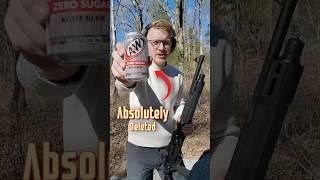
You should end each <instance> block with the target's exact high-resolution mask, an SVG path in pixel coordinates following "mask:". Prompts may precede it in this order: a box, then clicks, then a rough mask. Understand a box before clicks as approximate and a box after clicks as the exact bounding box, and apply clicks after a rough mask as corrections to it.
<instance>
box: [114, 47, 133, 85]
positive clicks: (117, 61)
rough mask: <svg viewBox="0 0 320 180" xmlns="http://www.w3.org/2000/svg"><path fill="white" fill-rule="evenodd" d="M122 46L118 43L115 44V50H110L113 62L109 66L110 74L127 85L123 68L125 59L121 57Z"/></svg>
mask: <svg viewBox="0 0 320 180" xmlns="http://www.w3.org/2000/svg"><path fill="white" fill-rule="evenodd" d="M123 55H124V48H123V46H122V44H120V43H118V44H117V45H116V50H115V51H113V52H112V57H113V63H112V66H111V71H112V74H113V76H114V77H115V78H117V79H118V80H119V81H120V82H122V83H123V84H124V85H128V84H129V82H128V80H127V79H126V78H125V75H126V74H125V72H124V69H125V68H126V63H125V60H124V59H123Z"/></svg>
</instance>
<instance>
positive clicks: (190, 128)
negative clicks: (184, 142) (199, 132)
mask: <svg viewBox="0 0 320 180" xmlns="http://www.w3.org/2000/svg"><path fill="white" fill-rule="evenodd" d="M195 129H196V125H195V124H193V123H191V124H185V125H183V126H182V132H183V133H184V135H185V136H189V135H190V134H192V132H193V131H194V130H195Z"/></svg>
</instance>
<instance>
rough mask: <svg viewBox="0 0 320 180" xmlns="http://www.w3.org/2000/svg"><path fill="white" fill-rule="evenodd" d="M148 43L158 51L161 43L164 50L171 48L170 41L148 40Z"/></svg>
mask: <svg viewBox="0 0 320 180" xmlns="http://www.w3.org/2000/svg"><path fill="white" fill-rule="evenodd" d="M148 42H149V43H150V44H151V45H152V46H153V48H154V49H158V48H159V46H160V44H161V43H162V45H163V47H164V48H165V49H166V50H168V49H169V48H170V46H171V39H165V40H148Z"/></svg>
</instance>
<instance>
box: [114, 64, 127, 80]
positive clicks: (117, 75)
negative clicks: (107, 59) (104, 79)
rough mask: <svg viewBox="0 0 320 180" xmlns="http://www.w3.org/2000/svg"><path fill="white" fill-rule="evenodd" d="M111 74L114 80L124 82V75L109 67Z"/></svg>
mask: <svg viewBox="0 0 320 180" xmlns="http://www.w3.org/2000/svg"><path fill="white" fill-rule="evenodd" d="M111 72H112V74H113V76H114V77H115V78H117V79H120V80H124V79H125V75H124V74H122V73H121V72H119V71H118V69H117V68H116V67H115V66H112V67H111Z"/></svg>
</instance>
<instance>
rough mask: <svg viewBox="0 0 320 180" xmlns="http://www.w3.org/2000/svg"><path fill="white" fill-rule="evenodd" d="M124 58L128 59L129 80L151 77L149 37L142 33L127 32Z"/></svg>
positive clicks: (127, 76) (127, 72)
mask: <svg viewBox="0 0 320 180" xmlns="http://www.w3.org/2000/svg"><path fill="white" fill-rule="evenodd" d="M124 48H125V53H124V58H125V61H126V68H125V74H126V75H125V78H126V79H127V80H128V81H131V82H135V81H143V80H146V79H148V78H149V60H148V56H149V54H148V44H147V39H146V38H145V37H144V36H143V35H142V34H140V33H137V32H130V33H127V34H125V40H124Z"/></svg>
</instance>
